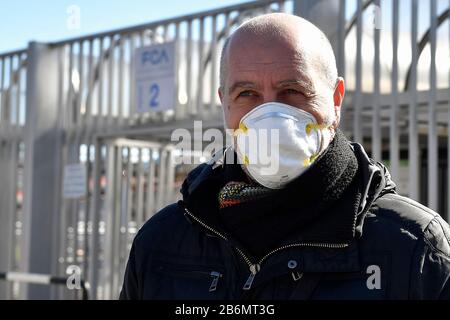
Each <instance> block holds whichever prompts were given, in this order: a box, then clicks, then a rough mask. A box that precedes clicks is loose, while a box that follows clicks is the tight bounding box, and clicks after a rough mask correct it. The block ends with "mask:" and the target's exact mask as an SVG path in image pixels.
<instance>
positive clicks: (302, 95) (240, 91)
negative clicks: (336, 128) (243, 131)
mask: <svg viewBox="0 0 450 320" xmlns="http://www.w3.org/2000/svg"><path fill="white" fill-rule="evenodd" d="M290 42H293V44H292V43H290ZM227 57H228V59H227V72H226V77H225V83H224V86H223V88H221V89H219V95H220V99H221V101H222V105H223V108H224V116H225V121H226V123H227V127H228V128H230V129H236V128H238V127H239V121H240V120H241V118H242V117H243V116H244V115H245V114H247V113H248V112H249V111H250V110H252V109H253V108H255V107H257V106H259V105H261V104H263V103H266V102H281V103H285V104H288V105H291V106H294V107H297V108H300V109H302V110H305V111H307V112H309V113H311V114H312V115H314V117H315V118H316V120H317V121H318V123H325V122H329V121H330V120H331V122H333V121H336V124H337V123H338V121H339V119H337V118H338V115H337V113H336V111H337V109H336V107H335V106H336V102H337V104H338V106H337V107H340V104H341V100H342V97H343V94H344V92H343V81H342V80H339V81H342V83H340V82H339V81H338V83H337V88H336V90H337V89H338V88H339V87H340V88H341V89H342V90H341V92H342V94H339V92H338V96H339V95H340V98H341V99H338V101H336V99H333V98H336V93H335V92H333V89H332V88H330V85H329V84H327V83H326V81H325V79H323V77H321V76H319V75H318V74H317V71H316V70H317V68H316V66H315V64H314V62H313V60H312V59H311V58H310V57H309V56H308V54H307V53H305V52H303V51H302V50H299V48H298V46H297V45H296V44H295V42H294V41H289V39H279V40H277V39H275V40H274V39H273V38H272V39H271V40H270V41H267V39H264V37H261V38H259V39H255V38H254V37H253V39H249V37H246V35H238V36H237V37H236V38H233V40H232V42H231V43H230V47H229V50H228V56H227ZM338 91H339V90H338Z"/></svg>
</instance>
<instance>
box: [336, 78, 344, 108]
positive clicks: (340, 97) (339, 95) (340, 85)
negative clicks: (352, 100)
mask: <svg viewBox="0 0 450 320" xmlns="http://www.w3.org/2000/svg"><path fill="white" fill-rule="evenodd" d="M344 97H345V81H344V78H342V77H339V78H338V79H337V82H336V87H335V89H334V94H333V99H334V106H335V108H336V107H338V108H340V107H341V106H342V102H343V101H344Z"/></svg>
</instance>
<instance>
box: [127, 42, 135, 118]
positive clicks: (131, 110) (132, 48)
mask: <svg viewBox="0 0 450 320" xmlns="http://www.w3.org/2000/svg"><path fill="white" fill-rule="evenodd" d="M128 39H129V44H130V80H129V83H130V97H129V98H130V105H129V109H128V124H131V123H132V119H133V114H134V109H135V106H134V90H135V89H134V50H135V42H134V41H135V40H134V35H133V34H130V36H129V38H128Z"/></svg>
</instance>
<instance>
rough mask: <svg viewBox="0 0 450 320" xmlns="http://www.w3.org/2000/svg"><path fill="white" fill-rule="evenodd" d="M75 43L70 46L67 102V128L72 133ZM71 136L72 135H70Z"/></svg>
mask: <svg viewBox="0 0 450 320" xmlns="http://www.w3.org/2000/svg"><path fill="white" fill-rule="evenodd" d="M73 55H74V53H73V43H70V44H69V66H68V68H69V70H68V76H67V81H68V92H67V101H66V112H67V113H66V128H67V129H68V130H69V132H70V133H71V131H72V128H73V103H72V99H73V94H74V93H73V84H72V75H73ZM69 136H70V134H69Z"/></svg>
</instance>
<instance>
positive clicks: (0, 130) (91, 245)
mask: <svg viewBox="0 0 450 320" xmlns="http://www.w3.org/2000/svg"><path fill="white" fill-rule="evenodd" d="M321 6H322V7H321ZM321 8H322V9H321ZM386 8H388V10H387V11H388V15H387V16H386V17H384V18H383V19H382V21H384V23H382V24H381V27H382V28H381V29H380V28H378V27H379V25H378V24H377V23H371V21H372V20H374V19H376V18H377V15H376V14H377V12H380V10H381V11H383V10H385V9H386ZM278 11H285V12H290V13H296V14H299V15H302V16H305V17H307V18H308V19H310V20H311V21H313V22H315V23H316V24H317V25H319V26H320V27H321V28H322V29H324V30H325V31H326V33H327V35H328V36H329V37H330V39H331V40H332V43H333V44H334V47H335V52H336V57H337V62H338V68H339V73H340V75H342V76H344V77H345V78H346V80H347V89H348V92H347V96H346V98H345V100H344V106H343V109H342V128H343V129H344V131H345V132H346V133H347V135H348V136H349V137H350V138H352V139H353V140H355V141H358V142H361V143H363V144H364V146H365V147H366V149H367V150H368V151H369V152H370V153H371V155H372V156H373V157H374V158H375V159H376V160H379V161H384V162H385V163H386V164H387V165H388V166H389V169H390V170H391V172H392V174H393V177H394V179H396V180H397V181H398V180H400V182H401V183H400V190H401V192H402V193H403V194H405V195H409V196H410V197H412V198H414V199H416V200H420V201H422V202H424V203H425V204H427V205H429V206H430V207H432V208H433V209H439V211H440V213H441V214H442V215H443V216H444V217H445V216H447V217H448V215H447V212H449V211H450V207H449V206H448V198H450V193H449V192H450V190H449V188H448V181H449V180H450V170H448V166H449V161H448V159H449V153H450V139H449V134H448V132H449V131H448V123H449V117H450V112H449V108H450V89H449V88H450V77H449V74H450V73H449V69H450V64H449V63H448V61H449V59H448V52H447V51H448V48H450V47H449V46H448V44H449V43H450V28H449V27H450V23H449V22H448V21H449V16H450V1H448V0H426V1H419V0H405V1H396V0H366V1H364V0H314V1H313V0H287V1H268V0H261V1H254V2H249V3H245V4H240V5H235V6H231V7H226V8H221V9H217V10H210V11H206V12H200V13H196V14H192V15H187V16H183V17H176V18H173V19H167V20H163V21H157V22H152V23H148V24H145V25H141V26H136V27H132V28H126V29H120V30H113V31H108V32H103V33H99V34H94V35H88V36H85V37H80V38H76V39H69V40H64V41H60V42H55V43H51V44H41V43H31V44H30V46H29V48H28V49H27V50H20V51H16V52H11V53H5V54H0V179H1V182H0V272H5V273H6V272H9V271H21V272H28V273H29V272H31V273H37V274H52V275H54V276H61V277H63V276H66V275H67V270H68V267H70V266H73V265H75V266H79V267H80V268H81V270H82V275H83V278H84V279H85V280H86V282H87V284H89V285H90V294H89V296H90V298H93V299H95V298H102V299H106V298H116V297H117V295H118V290H119V287H120V285H121V280H122V279H121V277H122V274H123V268H124V263H125V261H126V259H127V255H128V249H129V246H130V243H131V239H132V238H133V235H134V234H135V232H136V230H138V228H139V227H140V226H141V224H142V223H143V222H144V221H145V220H146V219H148V218H149V217H150V216H151V215H152V214H153V213H154V212H155V211H157V210H158V209H159V208H161V207H162V206H164V205H166V204H167V203H169V202H172V201H174V200H175V199H176V197H177V196H179V194H178V189H179V187H180V181H182V179H183V177H184V176H185V174H186V173H187V171H189V169H190V168H189V167H182V166H178V165H174V164H173V163H172V162H171V161H173V156H174V155H175V156H176V155H177V154H178V152H179V151H177V150H175V149H173V146H171V145H169V144H168V141H169V137H170V133H171V131H172V130H174V129H176V128H183V127H184V128H188V127H190V126H192V122H193V120H202V121H203V122H204V123H208V125H205V127H216V128H220V127H221V126H222V124H221V121H222V119H221V116H222V115H221V110H220V103H219V101H218V98H217V96H216V88H217V85H218V70H219V69H218V66H219V65H218V63H219V52H220V49H221V46H222V44H223V42H224V40H225V38H226V37H227V36H228V35H229V34H230V32H232V31H233V30H234V29H235V28H236V27H237V26H238V25H239V24H240V23H241V22H243V21H245V19H248V18H250V17H254V16H257V15H260V14H263V13H267V12H278ZM383 12H384V11H383ZM402 26H406V28H407V36H406V37H405V36H404V35H405V34H404V33H402ZM403 28H404V27H403ZM403 31H404V30H403ZM166 41H177V42H178V44H179V47H180V48H181V49H180V50H181V51H179V53H178V55H179V56H178V58H179V65H178V70H179V72H178V89H179V94H178V97H177V98H178V99H177V106H176V107H175V108H174V109H173V110H169V111H166V112H158V113H148V114H143V115H137V114H135V113H134V111H133V110H134V101H133V99H134V98H133V94H132V92H133V81H131V80H132V79H133V70H132V67H131V66H132V65H133V52H134V50H135V49H136V48H139V47H142V46H147V45H150V44H154V43H162V42H166ZM446 48H447V49H446ZM402 50H403V51H402ZM405 52H406V53H405ZM386 57H388V59H387V58H386ZM399 57H401V58H399ZM443 57H444V58H443ZM386 65H388V66H389V68H387V67H386ZM196 156H197V155H196ZM80 163H81V164H82V165H84V166H85V168H86V172H87V177H88V179H87V182H86V184H87V185H86V190H87V193H86V195H85V196H84V197H82V198H80V199H65V198H64V197H63V196H62V191H61V190H62V187H63V172H64V167H65V166H66V165H68V164H80ZM67 295H68V294H67V290H63V289H60V288H58V287H55V288H52V290H51V292H50V290H48V288H42V287H39V288H38V287H34V286H33V285H30V286H22V285H19V284H18V283H13V284H12V285H10V284H8V285H6V284H5V283H2V282H0V298H26V297H34V298H49V297H52V298H65V297H68V296H67Z"/></svg>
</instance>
